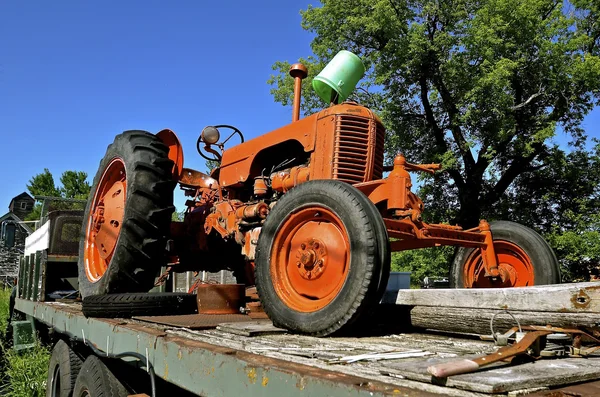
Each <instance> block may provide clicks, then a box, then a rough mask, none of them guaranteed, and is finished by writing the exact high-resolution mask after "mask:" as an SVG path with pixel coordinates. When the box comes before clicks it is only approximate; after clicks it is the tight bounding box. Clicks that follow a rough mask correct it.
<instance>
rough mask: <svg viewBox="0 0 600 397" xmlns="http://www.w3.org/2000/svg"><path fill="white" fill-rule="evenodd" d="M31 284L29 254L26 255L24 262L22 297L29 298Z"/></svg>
mask: <svg viewBox="0 0 600 397" xmlns="http://www.w3.org/2000/svg"><path fill="white" fill-rule="evenodd" d="M28 285H29V255H27V256H25V257H24V262H23V291H22V293H21V298H23V299H27V286H28Z"/></svg>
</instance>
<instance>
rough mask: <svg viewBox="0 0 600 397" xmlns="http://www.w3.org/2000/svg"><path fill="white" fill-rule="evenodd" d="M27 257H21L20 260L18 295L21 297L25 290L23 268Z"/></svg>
mask: <svg viewBox="0 0 600 397" xmlns="http://www.w3.org/2000/svg"><path fill="white" fill-rule="evenodd" d="M24 262H25V258H23V257H21V259H20V260H19V275H18V278H17V296H18V297H19V298H20V297H21V293H22V292H23V269H24Z"/></svg>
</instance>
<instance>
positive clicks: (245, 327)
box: [217, 320, 287, 336]
mask: <svg viewBox="0 0 600 397" xmlns="http://www.w3.org/2000/svg"><path fill="white" fill-rule="evenodd" d="M217 329H218V330H220V331H223V332H229V333H231V334H236V335H243V336H258V335H273V334H282V333H286V332H287V331H286V330H285V329H281V328H277V327H275V326H274V325H273V323H272V322H271V320H255V321H246V322H239V323H228V324H227V323H226V324H219V325H218V326H217Z"/></svg>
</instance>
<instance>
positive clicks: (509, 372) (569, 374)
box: [389, 356, 600, 393]
mask: <svg viewBox="0 0 600 397" xmlns="http://www.w3.org/2000/svg"><path fill="white" fill-rule="evenodd" d="M474 357H475V356H464V357H462V358H467V359H469V358H474ZM454 360H456V358H446V359H440V358H430V359H427V358H425V359H423V360H419V361H417V362H411V363H407V362H403V363H402V362H401V363H390V365H389V370H390V372H392V373H398V374H401V375H402V376H404V377H405V378H407V379H412V380H417V381H421V382H429V383H433V384H442V385H444V386H448V387H456V388H459V389H464V390H471V391H475V392H480V393H507V392H510V391H515V390H523V389H533V388H539V387H554V386H558V385H563V384H568V383H578V382H583V381H586V380H592V379H598V378H600V357H596V358H587V359H582V358H563V359H548V360H539V361H536V362H533V363H528V364H521V365H514V366H511V365H507V364H500V365H496V366H494V367H493V368H492V366H491V365H490V367H489V368H486V367H483V368H481V369H480V370H479V371H477V372H474V373H470V374H463V375H455V376H451V377H449V378H445V379H434V378H433V377H432V376H431V375H430V374H429V373H428V372H427V367H428V366H430V365H433V364H438V363H442V362H449V361H454Z"/></svg>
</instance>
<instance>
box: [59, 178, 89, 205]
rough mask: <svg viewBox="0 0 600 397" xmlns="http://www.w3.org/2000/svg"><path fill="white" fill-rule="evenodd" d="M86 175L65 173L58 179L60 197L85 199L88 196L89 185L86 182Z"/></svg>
mask: <svg viewBox="0 0 600 397" xmlns="http://www.w3.org/2000/svg"><path fill="white" fill-rule="evenodd" d="M86 179H87V173H85V172H83V171H65V172H63V174H62V175H61V177H60V183H61V184H62V188H61V189H60V192H61V196H62V197H64V198H74V199H86V198H87V197H88V196H89V194H90V188H91V187H90V184H89V183H88V182H87V180H86Z"/></svg>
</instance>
